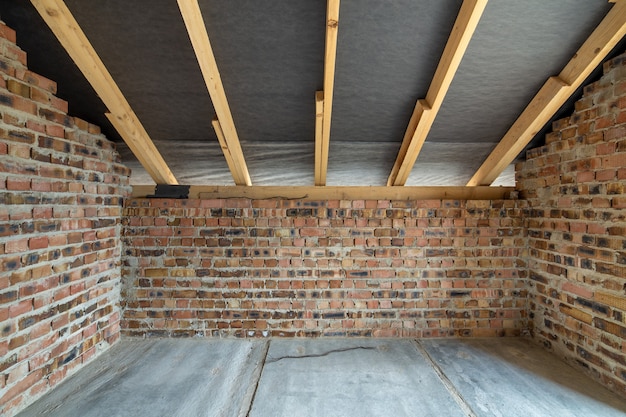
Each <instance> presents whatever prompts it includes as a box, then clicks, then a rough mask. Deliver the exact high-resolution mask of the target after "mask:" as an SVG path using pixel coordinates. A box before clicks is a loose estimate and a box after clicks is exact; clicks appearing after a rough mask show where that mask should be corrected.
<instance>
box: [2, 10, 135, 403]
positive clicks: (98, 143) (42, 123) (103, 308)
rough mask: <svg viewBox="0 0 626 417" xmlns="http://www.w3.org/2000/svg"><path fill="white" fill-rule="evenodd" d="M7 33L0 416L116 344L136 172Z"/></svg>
mask: <svg viewBox="0 0 626 417" xmlns="http://www.w3.org/2000/svg"><path fill="white" fill-rule="evenodd" d="M55 92H56V84H55V83H54V82H52V81H50V80H48V79H46V78H44V77H41V76H39V75H37V74H34V73H32V72H30V71H29V70H28V69H27V68H26V54H25V53H24V52H23V51H21V50H20V49H19V48H18V47H17V46H16V45H15V32H14V31H12V30H11V29H10V28H8V27H6V26H5V25H4V24H2V23H1V22H0V323H1V327H0V414H1V415H13V414H14V413H16V412H17V411H18V410H20V409H21V408H23V407H24V406H26V405H27V404H29V403H30V402H32V401H33V400H34V399H36V398H37V397H39V396H41V395H42V394H43V393H44V392H46V391H47V390H49V389H50V388H51V387H53V386H54V385H56V384H58V383H59V382H60V381H62V380H63V379H64V378H65V377H66V376H67V375H69V374H70V373H72V372H74V371H76V370H77V369H78V368H80V367H81V366H82V365H83V364H84V363H86V362H87V361H89V360H91V359H92V358H94V357H95V356H97V355H98V354H99V353H100V352H101V351H103V350H104V349H106V348H107V347H108V346H109V345H111V344H112V343H114V342H115V341H116V340H117V339H118V338H119V320H120V307H119V293H120V285H119V282H120V260H119V259H120V253H121V241H120V225H119V223H120V216H121V210H122V207H121V198H122V197H123V196H125V195H126V194H127V193H128V192H129V188H128V175H129V172H128V169H127V168H125V167H124V166H122V165H120V164H119V163H118V162H117V158H118V157H117V154H116V152H115V150H114V148H113V146H112V144H111V143H110V142H109V141H107V140H106V139H105V138H104V137H103V136H102V135H101V134H100V133H99V130H98V128H97V127H95V126H93V125H90V124H88V123H86V122H84V121H82V120H79V119H74V118H71V117H68V116H67V103H66V102H65V101H63V100H60V99H59V98H57V97H55V95H54V94H55Z"/></svg>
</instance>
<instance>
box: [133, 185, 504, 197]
mask: <svg viewBox="0 0 626 417" xmlns="http://www.w3.org/2000/svg"><path fill="white" fill-rule="evenodd" d="M513 191H515V188H514V187H384V186H383V187H358V186H356V187H334V186H323V187H317V186H314V187H313V186H312V187H303V186H275V187H274V186H253V187H227V186H226V187H225V186H200V185H192V186H191V188H190V190H189V198H200V199H214V198H250V199H254V200H257V199H273V198H274V199H302V200H433V199H434V200H502V199H509V198H510V197H511V196H512V194H511V193H512V192H513ZM148 195H154V186H149V185H144V186H138V185H136V186H134V187H133V197H135V198H142V197H145V196H148Z"/></svg>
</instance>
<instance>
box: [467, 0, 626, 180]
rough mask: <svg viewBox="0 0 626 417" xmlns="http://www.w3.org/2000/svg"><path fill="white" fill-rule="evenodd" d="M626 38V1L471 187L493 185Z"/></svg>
mask: <svg viewBox="0 0 626 417" xmlns="http://www.w3.org/2000/svg"><path fill="white" fill-rule="evenodd" d="M625 35H626V1H623V0H619V1H617V2H616V3H615V4H614V5H613V6H612V8H611V10H610V11H609V13H607V15H606V16H605V18H604V19H603V20H602V22H600V24H599V25H598V27H596V29H595V30H594V31H593V33H592V34H591V35H590V36H589V38H587V40H586V41H585V43H583V45H582V46H581V47H580V49H579V50H578V51H577V52H576V54H575V55H574V57H573V58H572V59H571V60H570V61H569V63H568V64H567V65H566V66H565V68H563V70H562V71H561V73H560V74H559V75H558V77H550V78H549V79H548V81H546V83H545V84H544V85H543V87H542V88H541V90H539V92H538V93H537V94H536V95H535V97H534V98H533V99H532V100H531V102H530V103H529V104H528V106H527V107H526V109H525V110H524V111H523V112H522V114H521V115H520V116H519V117H518V118H517V120H516V121H515V122H514V123H513V125H512V126H511V128H510V129H509V130H508V131H507V132H506V133H505V135H504V137H503V138H502V139H501V140H500V142H499V143H498V145H497V146H496V147H495V148H494V150H493V151H492V152H491V154H490V155H489V156H488V157H487V159H486V160H485V162H483V164H482V165H481V166H480V168H479V169H478V171H476V173H475V174H474V176H473V177H472V178H471V179H470V181H469V182H468V183H467V185H468V186H476V185H489V184H491V183H492V182H493V181H495V180H496V178H498V176H499V175H500V174H501V173H502V171H504V169H505V168H506V167H507V166H508V165H509V164H511V163H512V162H513V160H515V158H516V157H517V156H518V155H519V154H520V152H522V151H523V150H524V148H525V147H526V145H528V143H530V141H531V140H532V138H533V137H535V135H536V134H537V133H538V132H539V130H540V129H541V128H542V127H543V126H545V124H546V123H548V122H549V121H550V119H551V118H552V117H554V115H555V114H556V112H557V111H558V110H559V109H560V108H561V106H563V104H564V103H565V102H566V101H567V100H568V99H569V98H570V97H571V96H572V94H574V92H575V91H576V90H577V89H578V88H579V87H580V86H581V85H582V83H583V82H584V81H585V80H586V79H587V78H588V77H589V75H590V74H591V73H592V72H593V70H594V69H596V68H597V67H598V65H600V64H601V63H602V61H603V60H604V59H605V58H606V56H607V54H608V53H609V52H610V51H611V50H612V49H613V48H614V47H615V45H617V43H618V42H619V41H620V40H621V39H622V38H623V37H624V36H625Z"/></svg>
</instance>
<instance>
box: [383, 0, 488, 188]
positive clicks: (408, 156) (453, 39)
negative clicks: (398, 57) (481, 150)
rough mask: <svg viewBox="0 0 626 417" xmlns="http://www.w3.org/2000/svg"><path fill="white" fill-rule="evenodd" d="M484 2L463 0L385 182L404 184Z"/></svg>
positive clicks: (467, 43) (485, 0)
mask: <svg viewBox="0 0 626 417" xmlns="http://www.w3.org/2000/svg"><path fill="white" fill-rule="evenodd" d="M486 6H487V0H465V1H463V5H462V6H461V10H460V11H459V15H458V17H457V19H456V21H455V23H454V27H453V28H452V32H451V33H450V37H449V38H448V42H447V44H446V47H445V49H444V51H443V54H442V56H441V59H440V60H439V65H438V66H437V70H436V71H435V75H434V77H433V80H432V82H431V84H430V87H429V88H428V93H427V94H426V98H425V99H420V100H418V101H417V104H416V105H415V110H414V111H413V116H411V120H410V121H409V125H408V127H407V130H406V133H405V135H404V139H403V140H402V145H401V146H400V151H399V152H398V156H397V158H396V161H395V163H394V166H393V168H392V170H391V174H390V175H389V178H388V179H387V185H404V184H406V181H407V180H408V178H409V175H410V174H411V170H412V169H413V165H415V161H416V160H417V157H418V155H419V153H420V151H421V149H422V146H423V145H424V141H426V137H427V136H428V133H429V132H430V128H431V127H432V125H433V122H434V121H435V117H437V113H438V112H439V109H440V108H441V104H442V103H443V99H444V98H445V96H446V93H447V92H448V89H449V88H450V84H451V83H452V79H453V78H454V75H455V74H456V71H457V69H458V68H459V64H460V63H461V59H462V58H463V55H464V54H465V51H466V50H467V46H468V45H469V42H470V40H471V38H472V36H473V34H474V31H475V30H476V26H478V21H479V20H480V17H481V16H482V14H483V11H484V10H485V7H486Z"/></svg>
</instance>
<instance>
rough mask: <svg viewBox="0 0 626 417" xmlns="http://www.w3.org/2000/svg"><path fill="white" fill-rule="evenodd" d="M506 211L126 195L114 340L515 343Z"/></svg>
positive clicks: (513, 221)
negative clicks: (485, 339) (493, 339)
mask: <svg viewBox="0 0 626 417" xmlns="http://www.w3.org/2000/svg"><path fill="white" fill-rule="evenodd" d="M518 204H520V202H516V201H440V200H435V201H406V202H405V201H376V200H371V201H300V200H276V199H273V200H248V199H229V200H160V199H159V200H157V199H135V200H131V201H129V203H128V204H127V206H126V207H125V210H124V214H125V217H124V223H125V228H124V232H123V233H124V238H123V239H124V242H125V254H124V255H123V263H124V267H123V269H124V270H123V275H124V280H125V284H124V288H123V302H124V303H125V312H124V319H123V325H122V326H123V332H124V333H125V334H128V335H140V336H141V335H148V336H152V335H156V336H161V335H163V336H166V335H167V336H194V335H200V336H211V335H213V336H217V335H234V336H239V337H263V336H320V335H325V336H375V337H376V336H380V337H387V336H393V337H395V336H403V337H408V336H410V337H436V336H502V335H519V334H520V333H521V332H522V330H523V329H525V328H526V314H525V310H526V279H525V273H524V271H525V264H524V263H523V262H522V261H521V260H520V255H521V253H522V248H523V246H524V245H525V240H524V236H523V230H522V219H521V210H522V209H520V208H519V207H518Z"/></svg>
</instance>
